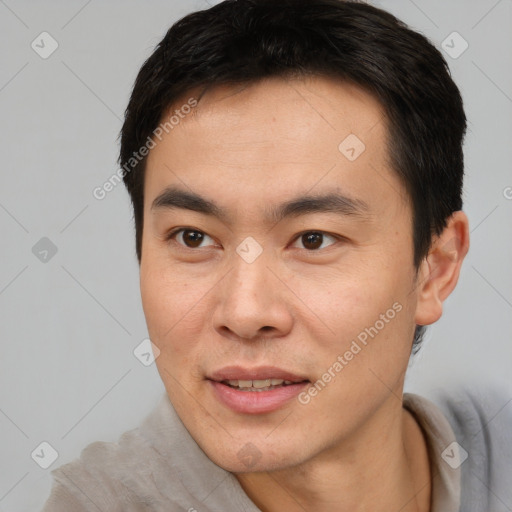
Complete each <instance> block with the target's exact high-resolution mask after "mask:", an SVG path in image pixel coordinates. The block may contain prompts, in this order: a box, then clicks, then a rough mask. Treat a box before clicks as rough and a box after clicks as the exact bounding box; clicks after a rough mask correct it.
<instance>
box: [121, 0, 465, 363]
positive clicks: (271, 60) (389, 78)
mask: <svg viewBox="0 0 512 512" xmlns="http://www.w3.org/2000/svg"><path fill="white" fill-rule="evenodd" d="M308 75H309V76H311V75H313V76H325V77H334V78H337V79H339V80H340V81H346V82H350V83H353V84H356V85H358V86H360V87H361V88H362V89H364V90H366V91H367V92H369V93H371V94H372V95H373V96H374V97H375V98H376V99H377V100H378V101H379V102H380V104H381V105H382V106H383V107H384V111H385V113H386V116H387V125H388V127H389V128H388V132H389V133H388V141H387V145H388V153H389V160H390V164H391V167H392V169H393V170H394V171H395V172H396V173H397V175H398V177H399V179H400V180H401V182H402V183H403V185H404V187H405V189H406V191H407V193H408V195H409V199H410V202H411V205H412V212H413V213H412V215H413V219H412V223H413V230H414V231H413V245H414V247H413V251H414V253H413V254H414V265H415V267H416V269H418V268H419V264H420V263H421V261H422V260H423V259H424V257H425V256H426V255H427V254H428V251H429V249H430V247H431V243H432V236H433V234H436V235H439V234H440V233H441V232H442V230H443V228H444V227H446V221H447V219H448V217H449V216H450V215H451V214H452V213H453V212H455V211H458V210H461V209H462V184H463V175H464V161H463V158H464V157H463V149H462V145H463V139H464V136H465V132H466V116H465V113H464V108H463V103H462V98H461V95H460V92H459V90H458V88H457V86H456V85H455V83H454V82H453V80H452V78H451V75H450V71H449V68H448V65H447V63H446V61H445V60H444V58H443V56H442V55H441V53H440V52H439V51H438V50H437V49H436V48H435V47H434V46H433V45H432V44H431V43H430V42H429V41H428V39H427V38H426V37H425V36H423V35H421V34H419V33H417V32H415V31H413V30H411V29H409V28H408V27H407V25H405V24H404V23H403V22H402V21H400V20H398V19H397V18H396V17H395V16H393V15H392V14H390V13H388V12H386V11H384V10H382V9H378V8H376V7H374V6H371V5H368V4H366V3H363V2H357V1H344V0H279V1H276V0H225V1H223V2H221V3H219V4H217V5H215V6H213V7H211V8H209V9H206V10H203V11H198V12H194V13H192V14H189V15H187V16H185V17H184V18H182V19H181V20H179V21H178V22H176V23H175V24H174V25H173V26H172V27H171V28H170V29H169V30H168V32H167V33H166V35H165V37H164V38H163V39H162V40H161V41H160V43H159V44H158V46H157V47H156V49H155V51H154V52H153V54H152V55H151V56H150V57H149V58H148V59H147V60H146V62H145V63H144V64H143V66H142V68H141V69H140V72H139V74H138V76H137V78H136V81H135V84H134V87H133V91H132V94H131V97H130V101H129V104H128V106H127V109H126V112H125V121H124V124H123V127H122V129H121V133H120V138H121V147H120V155H119V163H120V165H121V166H123V168H124V169H125V171H124V172H123V180H124V183H125V185H126V187H127V189H128V192H129V194H130V197H131V201H132V204H133V210H134V220H135V231H136V237H135V238H136V252H137V258H138V261H139V263H140V261H141V257H142V227H143V194H144V175H145V164H146V157H144V158H139V159H137V160H136V161H135V160H134V158H133V155H134V153H135V152H138V151H139V149H140V148H141V147H143V146H144V145H145V144H146V141H147V140H149V139H148V138H149V137H151V136H152V134H153V132H154V130H155V129H156V128H157V127H158V126H159V125H160V123H161V122H162V119H163V116H164V115H165V114H166V113H167V111H168V109H169V108H171V107H172V105H173V104H174V103H175V102H176V100H177V99H179V98H180V97H182V96H183V95H184V94H186V93H187V92H189V91H190V90H192V89H195V88H198V87H199V88H200V89H202V90H203V91H204V90H206V89H207V88H211V87H213V86H216V85H227V84H250V83H254V82H257V81H260V80H262V79H264V78H268V77H282V78H284V79H286V78H292V77H299V78H300V77H307V76H308ZM203 88H204V89H203ZM130 159H131V160H130ZM128 161H131V162H132V163H133V165H132V166H131V167H130V168H128V167H127V166H126V163H127V162H128ZM424 332H425V328H424V327H423V326H417V327H416V332H415V336H414V344H413V353H415V352H416V351H417V349H418V348H419V344H420V342H421V339H422V337H423V335H424Z"/></svg>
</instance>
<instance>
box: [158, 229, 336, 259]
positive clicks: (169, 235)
mask: <svg viewBox="0 0 512 512" xmlns="http://www.w3.org/2000/svg"><path fill="white" fill-rule="evenodd" d="M182 231H196V232H198V233H202V234H204V235H205V236H207V237H209V238H211V239H212V240H213V237H212V236H210V235H209V234H208V233H206V232H205V231H202V230H201V229H197V228H194V227H191V226H180V227H176V228H173V229H171V230H170V231H168V232H167V233H166V234H165V235H164V239H165V241H166V242H170V241H172V240H173V239H174V238H175V237H176V235H177V234H179V233H180V232H182ZM308 233H319V234H321V235H323V236H328V237H330V238H333V239H334V240H335V242H333V243H332V244H329V245H328V246H327V247H324V248H323V249H314V250H313V249H303V248H301V247H293V248H294V249H299V250H301V251H305V252H307V253H311V254H314V253H318V252H320V251H322V250H324V249H327V248H329V247H331V246H333V245H335V244H336V241H338V242H340V241H343V240H345V238H344V237H342V236H340V235H335V234H334V233H329V232H327V231H322V230H320V229H306V230H304V231H301V232H300V233H297V234H296V235H295V236H294V237H293V239H292V244H293V243H295V242H296V241H297V240H299V239H300V238H301V237H302V236H303V235H306V234H308ZM176 243H177V244H178V245H179V246H180V247H181V248H183V249H189V250H192V251H197V250H198V249H206V248H207V247H210V246H212V244H211V245H210V246H201V247H195V248H194V247H187V246H186V245H183V244H182V243H180V242H176Z"/></svg>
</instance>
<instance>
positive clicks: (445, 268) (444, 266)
mask: <svg viewBox="0 0 512 512" xmlns="http://www.w3.org/2000/svg"><path fill="white" fill-rule="evenodd" d="M468 250H469V224H468V219H467V216H466V214H465V213H464V212H462V211H457V212H455V213H453V215H452V216H451V217H450V218H449V219H448V222H447V225H446V227H445V228H444V230H443V232H442V233H441V234H440V235H439V236H437V237H435V238H434V240H433V242H432V246H431V248H430V251H429V253H428V255H427V257H426V258H425V259H424V260H423V262H422V263H421V266H420V269H419V272H418V279H417V283H416V286H417V291H416V293H417V298H418V302H417V305H416V316H415V322H416V323H417V324H418V325H430V324H433V323H434V322H436V321H437V320H439V318H440V317H441V315H442V313H443V302H444V301H445V299H446V298H447V297H448V296H449V295H450V293H451V292H452V291H453V290H454V288H455V286H456V284H457V281H458V279H459V274H460V269H461V267H462V262H463V261H464V258H465V256H466V254H467V252H468Z"/></svg>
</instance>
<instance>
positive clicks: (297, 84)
mask: <svg viewBox="0 0 512 512" xmlns="http://www.w3.org/2000/svg"><path fill="white" fill-rule="evenodd" d="M191 97H195V98H196V99H197V98H199V102H198V104H197V106H196V107H195V108H193V109H192V110H191V111H190V113H188V114H187V115H183V114H182V115H181V116H180V121H179V124H178V125H177V126H174V127H173V128H172V130H169V133H164V134H163V136H162V140H161V141H156V142H157V144H156V147H154V148H153V149H152V150H151V151H150V153H149V156H148V160H147V165H146V169H147V172H146V187H145V190H146V192H147V193H146V194H145V202H146V205H145V207H146V208H147V207H148V204H147V203H148V200H152V199H153V198H154V197H156V195H157V194H158V193H159V191H161V189H163V188H164V187H166V186H168V185H169V184H170V183H179V184H181V185H184V186H186V187H187V186H188V187H192V188H194V189H196V190H195V191H203V192H205V193H206V195H208V194H207V192H208V191H209V190H211V189H212V187H213V188H215V189H216V190H217V191H218V192H219V191H220V192H221V193H222V194H224V195H226V194H227V193H228V192H229V191H232V192H236V191H238V193H239V194H241V193H243V195H244V197H245V200H246V202H251V201H256V200H258V198H260V199H261V198H262V197H263V198H266V199H267V200H271V198H272V195H273V193H275V195H276V196H279V197H280V198H281V199H283V196H286V195H287V194H289V195H293V194H294V193H295V192H304V191H306V190H311V189H316V190H318V191H320V189H321V188H322V187H329V186H331V187H332V186H335V187H336V189H337V190H338V191H340V189H341V191H342V192H344V191H345V189H347V190H346V191H347V193H348V194H349V195H352V196H355V197H357V196H358V195H361V193H363V195H364V194H366V195H368V194H370V195H372V193H373V194H374V195H375V194H377V195H379V194H380V195H382V194H383V193H385V194H388V196H394V200H395V201H398V202H401V201H403V200H404V193H403V189H402V187H401V184H400V183H399V181H398V178H397V177H396V175H395V173H394V172H393V171H392V170H391V169H390V168H389V166H388V160H389V158H388V150H387V137H388V129H387V118H386V116H385V113H384V109H383V107H382V106H381V105H380V103H379V102H378V101H377V100H376V99H375V98H374V97H373V96H372V95H371V94H369V93H368V92H366V91H364V90H363V89H361V88H359V87H358V86H356V85H354V84H351V83H348V82H340V81H339V80H335V79H330V78H325V77H308V78H301V79H293V80H284V79H281V78H272V79H266V80H262V81H260V82H257V83H252V84H249V85H247V84H245V85H223V86H217V87H215V88H213V89H210V90H208V91H207V92H206V93H205V94H203V95H200V91H198V90H196V91H192V92H190V93H188V94H187V95H184V96H183V97H182V98H181V99H180V100H178V101H177V102H175V103H174V105H173V107H172V109H170V111H169V112H167V113H166V116H164V117H163V121H165V119H166V117H167V118H168V116H169V115H172V113H175V112H176V111H177V110H179V109H180V106H181V105H185V104H186V103H187V101H188V99H189V98H191ZM186 110H187V111H188V110H189V109H186ZM197 189H199V190H197ZM385 194H384V195H385ZM382 199H383V200H384V199H385V200H388V201H389V199H390V197H387V198H385V197H383V198H382Z"/></svg>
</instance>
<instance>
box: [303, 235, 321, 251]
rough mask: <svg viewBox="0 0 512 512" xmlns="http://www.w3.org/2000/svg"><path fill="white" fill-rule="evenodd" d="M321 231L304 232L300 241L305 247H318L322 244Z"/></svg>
mask: <svg viewBox="0 0 512 512" xmlns="http://www.w3.org/2000/svg"><path fill="white" fill-rule="evenodd" d="M322 241H323V235H322V233H305V234H304V235H302V243H303V244H304V247H305V248H306V249H318V248H319V247H320V246H321V245H322Z"/></svg>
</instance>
